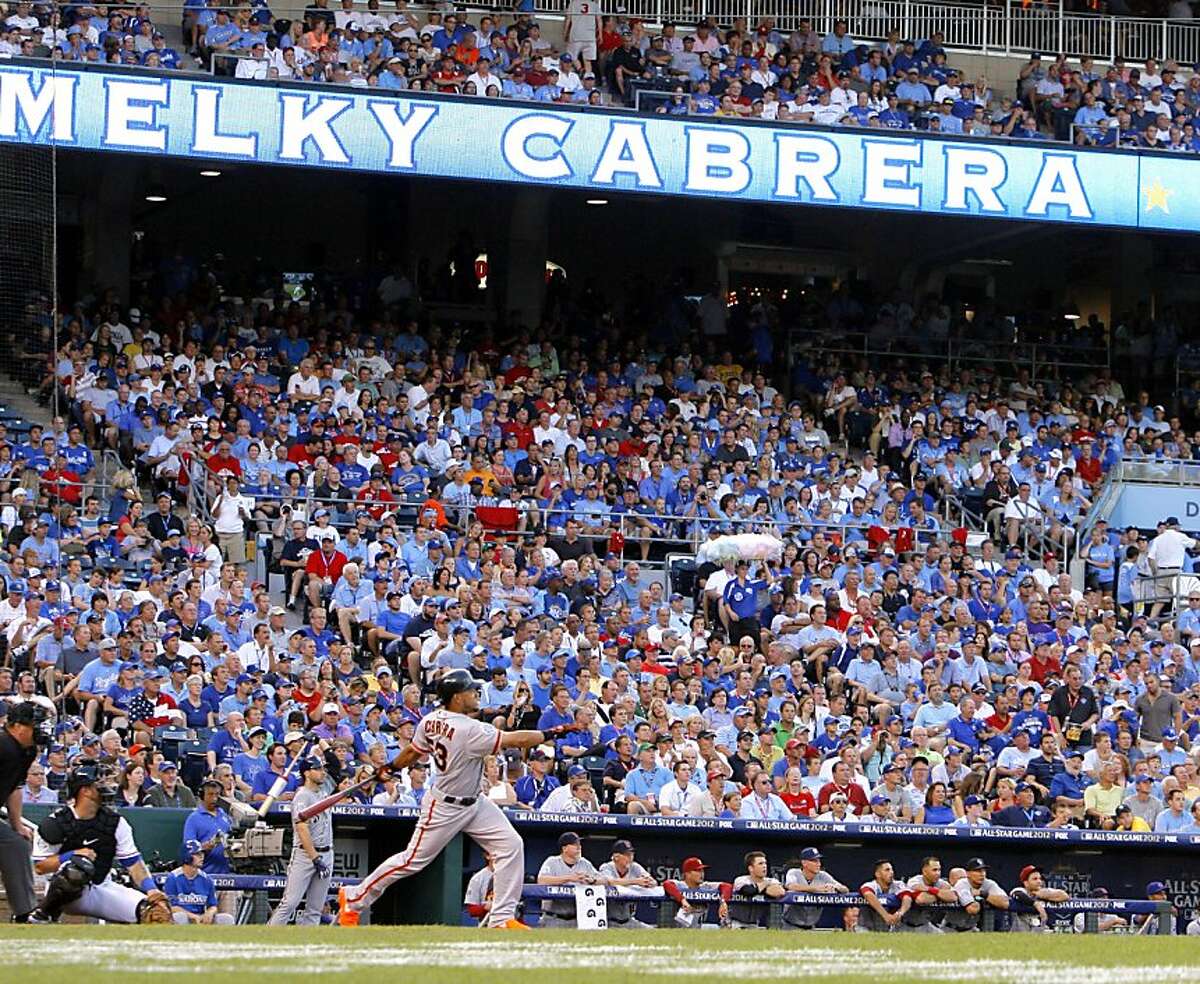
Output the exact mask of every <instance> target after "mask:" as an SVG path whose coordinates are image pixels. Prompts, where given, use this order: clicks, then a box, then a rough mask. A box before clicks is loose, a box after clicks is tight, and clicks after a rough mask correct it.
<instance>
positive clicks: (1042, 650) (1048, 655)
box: [1029, 642, 1062, 686]
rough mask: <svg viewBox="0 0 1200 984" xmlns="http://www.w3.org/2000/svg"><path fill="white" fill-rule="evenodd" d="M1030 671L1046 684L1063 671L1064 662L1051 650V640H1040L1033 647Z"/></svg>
mask: <svg viewBox="0 0 1200 984" xmlns="http://www.w3.org/2000/svg"><path fill="white" fill-rule="evenodd" d="M1029 671H1030V675H1031V676H1032V677H1033V679H1034V680H1035V681H1036V682H1037V683H1038V684H1040V685H1042V686H1045V684H1046V681H1047V680H1049V679H1050V678H1051V677H1056V676H1058V675H1059V673H1061V672H1062V664H1061V663H1059V661H1058V658H1057V657H1056V656H1055V655H1054V653H1053V652H1051V650H1050V643H1049V642H1038V643H1036V644H1035V645H1034V647H1033V656H1031V657H1030V659H1029Z"/></svg>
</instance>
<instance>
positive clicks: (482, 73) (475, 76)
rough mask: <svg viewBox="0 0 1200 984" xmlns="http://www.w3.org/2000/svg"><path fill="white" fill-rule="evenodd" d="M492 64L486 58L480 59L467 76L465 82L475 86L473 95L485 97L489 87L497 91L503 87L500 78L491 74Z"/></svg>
mask: <svg viewBox="0 0 1200 984" xmlns="http://www.w3.org/2000/svg"><path fill="white" fill-rule="evenodd" d="M491 69H492V63H491V62H490V61H489V60H488V59H486V58H480V59H479V61H477V62H476V63H475V71H474V72H472V73H471V74H470V75H468V76H467V82H473V83H474V84H475V95H477V96H486V95H487V90H488V86H489V85H494V86H495V87H496V88H497V89H499V88H502V87H503V82H502V81H501V79H500V77H499V76H497V75H493V74H492V71H491Z"/></svg>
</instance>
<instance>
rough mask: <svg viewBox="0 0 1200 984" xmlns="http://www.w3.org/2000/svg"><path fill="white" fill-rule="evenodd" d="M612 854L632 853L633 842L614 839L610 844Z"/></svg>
mask: <svg viewBox="0 0 1200 984" xmlns="http://www.w3.org/2000/svg"><path fill="white" fill-rule="evenodd" d="M612 852H613V854H632V853H633V844H631V843H630V842H629V841H627V840H619V841H614V842H613V846H612Z"/></svg>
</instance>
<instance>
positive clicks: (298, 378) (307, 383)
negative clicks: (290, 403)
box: [287, 359, 321, 397]
mask: <svg viewBox="0 0 1200 984" xmlns="http://www.w3.org/2000/svg"><path fill="white" fill-rule="evenodd" d="M287 392H288V396H309V397H317V396H320V395H321V380H319V379H318V378H317V377H316V376H315V375H314V374H313V366H312V361H311V360H310V359H301V360H300V367H299V369H297V371H296V372H294V373H292V374H291V376H289V377H288V384H287Z"/></svg>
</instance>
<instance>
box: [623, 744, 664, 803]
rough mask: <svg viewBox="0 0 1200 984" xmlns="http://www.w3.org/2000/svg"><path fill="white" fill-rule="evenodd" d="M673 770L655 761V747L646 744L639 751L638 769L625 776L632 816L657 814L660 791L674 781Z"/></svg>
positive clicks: (627, 800) (626, 793) (626, 794)
mask: <svg viewBox="0 0 1200 984" xmlns="http://www.w3.org/2000/svg"><path fill="white" fill-rule="evenodd" d="M672 778H673V777H672V775H671V770H670V769H664V768H663V767H662V766H661V765H658V764H657V763H656V761H655V752H654V746H653V745H651V744H650V743H649V742H646V743H645V744H643V745H642V746H641V747H640V748H639V749H638V767H637V768H636V769H630V771H629V774H628V775H626V776H625V803H626V809H627V810H628V812H629V813H631V814H637V813H657V812H658V791H659V790H660V789H662V788H663V786H665V785H666V784H667V783H669V782H670V781H671V780H672Z"/></svg>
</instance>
